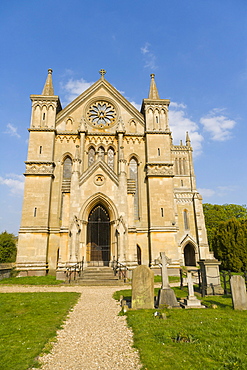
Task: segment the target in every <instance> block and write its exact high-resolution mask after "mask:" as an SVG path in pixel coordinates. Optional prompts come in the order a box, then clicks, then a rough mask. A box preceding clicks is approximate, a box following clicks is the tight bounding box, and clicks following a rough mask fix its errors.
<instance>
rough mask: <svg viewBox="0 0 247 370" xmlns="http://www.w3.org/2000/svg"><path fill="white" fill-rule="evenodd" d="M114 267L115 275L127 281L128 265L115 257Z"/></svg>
mask: <svg viewBox="0 0 247 370" xmlns="http://www.w3.org/2000/svg"><path fill="white" fill-rule="evenodd" d="M112 269H113V271H114V276H117V277H118V279H119V280H123V281H124V282H125V283H126V280H127V271H128V267H127V266H125V265H123V264H122V263H121V262H119V261H117V260H116V259H115V257H113V261H112Z"/></svg>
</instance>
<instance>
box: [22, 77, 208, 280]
mask: <svg viewBox="0 0 247 370" xmlns="http://www.w3.org/2000/svg"><path fill="white" fill-rule="evenodd" d="M100 73H101V77H100V79H99V80H98V81H97V82H95V83H94V84H93V85H92V86H91V87H90V88H89V89H87V90H86V91H85V92H83V93H82V94H81V95H80V96H78V97H77V98H76V99H75V100H74V101H73V102H71V103H70V104H69V105H68V106H67V107H65V108H64V109H62V107H61V104H60V100H59V97H58V96H56V95H54V91H53V84H52V71H51V70H48V77H47V80H46V83H45V86H44V89H43V92H42V94H41V95H31V101H32V115H31V126H30V128H29V133H30V136H29V147H28V158H27V161H26V172H25V190H24V203H23V211H22V221H21V227H20V232H19V242H18V256H17V269H18V270H19V271H20V273H21V274H22V275H25V274H28V275H44V274H46V273H47V271H49V273H55V271H57V272H58V273H59V272H61V273H63V271H64V270H65V268H66V266H68V265H72V264H74V263H76V262H77V261H81V260H82V259H84V264H85V266H90V265H94V264H99V265H100V264H102V265H108V264H109V263H110V262H111V261H113V259H115V260H118V261H119V262H121V263H123V264H125V265H127V266H128V267H129V268H134V267H135V266H137V265H138V264H144V265H148V266H150V267H151V268H152V267H154V266H155V260H156V259H157V258H158V257H159V255H160V252H165V254H166V256H167V257H168V259H169V261H170V264H169V267H170V268H174V269H175V270H176V269H178V268H179V266H181V265H195V264H196V262H197V261H199V260H200V259H211V258H213V256H212V255H211V254H210V252H209V248H208V243H207V235H206V229H205V223H204V215H203V208H202V198H201V196H200V194H199V193H198V192H197V190H196V182H195V175H194V167H193V159H192V147H191V142H190V139H189V136H188V133H187V134H186V143H185V144H183V143H182V142H181V144H180V145H173V141H172V133H171V131H170V128H169V120H168V113H169V110H168V108H169V103H170V101H169V100H167V99H160V98H159V94H158V90H157V87H156V84H155V80H154V75H151V84H150V91H149V97H148V98H147V99H144V100H143V103H142V108H141V111H140V112H139V111H138V110H137V109H136V108H135V107H134V106H133V105H132V104H130V103H129V102H128V101H127V100H126V99H125V98H124V97H123V96H122V95H121V94H120V93H119V91H117V90H116V89H115V88H114V87H113V86H112V85H111V84H110V83H109V82H108V81H107V80H106V79H105V76H104V75H105V71H103V70H101V71H100ZM58 275H59V274H58Z"/></svg>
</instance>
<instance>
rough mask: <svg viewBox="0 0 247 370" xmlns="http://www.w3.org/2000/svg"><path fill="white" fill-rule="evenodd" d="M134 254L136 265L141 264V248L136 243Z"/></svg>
mask: <svg viewBox="0 0 247 370" xmlns="http://www.w3.org/2000/svg"><path fill="white" fill-rule="evenodd" d="M136 254H137V263H138V265H141V264H142V250H141V248H140V247H139V245H138V244H137V245H136Z"/></svg>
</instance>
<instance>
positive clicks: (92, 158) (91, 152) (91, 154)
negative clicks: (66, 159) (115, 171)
mask: <svg viewBox="0 0 247 370" xmlns="http://www.w3.org/2000/svg"><path fill="white" fill-rule="evenodd" d="M94 162H95V148H94V147H93V146H92V145H91V146H90V147H89V149H88V167H89V166H91V165H92V164H93V163H94Z"/></svg>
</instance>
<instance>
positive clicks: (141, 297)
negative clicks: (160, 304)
mask: <svg viewBox="0 0 247 370" xmlns="http://www.w3.org/2000/svg"><path fill="white" fill-rule="evenodd" d="M131 307H132V308H133V309H135V310H138V309H142V308H154V273H153V271H152V270H150V268H149V267H147V266H144V265H140V266H138V267H136V268H135V269H134V270H133V274H132V304H131Z"/></svg>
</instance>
